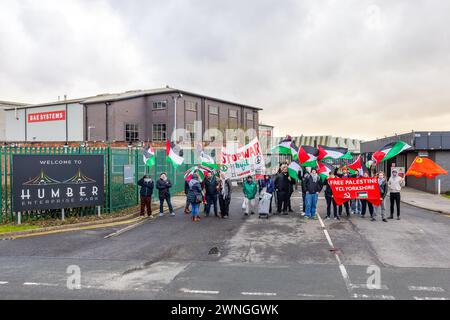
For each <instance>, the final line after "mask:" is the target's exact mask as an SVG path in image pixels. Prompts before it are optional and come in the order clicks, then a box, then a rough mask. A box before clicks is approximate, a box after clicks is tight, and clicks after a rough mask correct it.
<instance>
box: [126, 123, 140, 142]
mask: <svg viewBox="0 0 450 320" xmlns="http://www.w3.org/2000/svg"><path fill="white" fill-rule="evenodd" d="M125 140H126V141H127V142H136V141H139V126H138V125H137V124H134V123H126V124H125Z"/></svg>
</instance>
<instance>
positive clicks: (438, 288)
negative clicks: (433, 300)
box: [408, 286, 445, 292]
mask: <svg viewBox="0 0 450 320" xmlns="http://www.w3.org/2000/svg"><path fill="white" fill-rule="evenodd" d="M408 290H409V291H431V292H445V290H444V289H442V288H441V287H416V286H409V287H408Z"/></svg>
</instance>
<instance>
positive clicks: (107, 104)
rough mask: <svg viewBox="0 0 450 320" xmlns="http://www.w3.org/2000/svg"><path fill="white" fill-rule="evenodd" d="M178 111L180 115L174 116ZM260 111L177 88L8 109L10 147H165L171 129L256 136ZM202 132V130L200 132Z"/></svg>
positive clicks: (106, 95)
mask: <svg viewBox="0 0 450 320" xmlns="http://www.w3.org/2000/svg"><path fill="white" fill-rule="evenodd" d="M175 110H176V111H175ZM260 110H262V109H260V108H258V107H253V106H248V105H244V104H241V103H235V102H230V101H227V100H223V99H219V98H213V97H209V96H205V95H201V94H197V93H192V92H188V91H184V90H178V89H174V88H169V87H166V88H161V89H152V90H136V91H127V92H124V93H117V94H101V95H98V96H94V97H87V98H79V99H72V100H64V101H56V102H52V103H45V104H39V105H26V106H13V107H11V108H8V109H5V120H6V121H5V122H6V124H5V139H4V140H5V141H7V142H80V141H97V142H99V141H104V142H128V143H136V142H139V141H142V142H145V141H153V142H154V143H157V142H161V143H162V142H164V141H165V140H166V139H167V138H169V137H170V134H171V133H172V131H173V129H174V128H175V126H176V128H177V129H180V128H184V129H186V130H189V131H190V132H194V126H195V123H196V122H198V123H199V122H201V124H202V128H201V130H202V133H203V132H205V131H206V130H207V129H218V130H220V131H222V132H224V131H225V130H226V129H228V128H230V129H238V128H241V129H243V130H247V129H250V128H252V129H254V130H255V131H256V132H258V121H259V111H260ZM199 129H200V128H199Z"/></svg>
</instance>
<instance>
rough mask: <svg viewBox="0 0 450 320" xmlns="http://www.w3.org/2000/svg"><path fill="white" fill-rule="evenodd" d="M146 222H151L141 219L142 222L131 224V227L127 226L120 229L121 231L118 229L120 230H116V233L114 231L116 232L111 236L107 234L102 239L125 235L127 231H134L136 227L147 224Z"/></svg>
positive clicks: (147, 219)
mask: <svg viewBox="0 0 450 320" xmlns="http://www.w3.org/2000/svg"><path fill="white" fill-rule="evenodd" d="M148 221H152V220H151V219H149V218H145V219H143V220H142V221H139V222H136V223H135V224H132V225H130V226H128V227H125V228H122V229H120V230H118V231H116V232H113V233H111V234H108V235H107V236H105V237H104V238H103V239H109V238H113V237H117V236H119V235H121V234H122V233H125V232H127V231H130V230H132V229H134V228H137V227H139V226H140V225H142V224H144V223H146V222H148Z"/></svg>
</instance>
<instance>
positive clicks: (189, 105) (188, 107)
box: [186, 101, 197, 112]
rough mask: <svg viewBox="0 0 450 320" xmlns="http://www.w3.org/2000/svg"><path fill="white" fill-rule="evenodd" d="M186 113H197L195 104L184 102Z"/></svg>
mask: <svg viewBox="0 0 450 320" xmlns="http://www.w3.org/2000/svg"><path fill="white" fill-rule="evenodd" d="M186 111H192V112H197V102H194V101H186Z"/></svg>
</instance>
